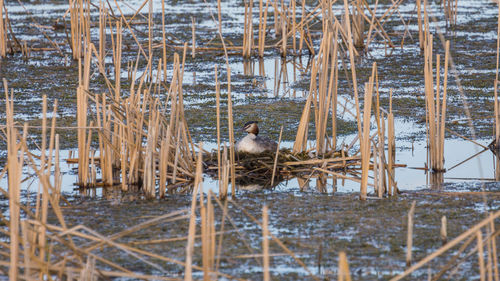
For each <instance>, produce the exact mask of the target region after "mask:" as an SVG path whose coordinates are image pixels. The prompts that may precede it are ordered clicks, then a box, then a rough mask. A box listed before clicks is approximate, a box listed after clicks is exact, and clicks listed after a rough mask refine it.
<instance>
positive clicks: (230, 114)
mask: <svg viewBox="0 0 500 281" xmlns="http://www.w3.org/2000/svg"><path fill="white" fill-rule="evenodd" d="M227 120H228V128H229V157H230V165H231V196H232V197H233V198H235V196H236V170H235V157H234V154H235V151H234V128H233V126H234V123H233V102H232V98H231V67H230V66H229V65H228V66H227Z"/></svg>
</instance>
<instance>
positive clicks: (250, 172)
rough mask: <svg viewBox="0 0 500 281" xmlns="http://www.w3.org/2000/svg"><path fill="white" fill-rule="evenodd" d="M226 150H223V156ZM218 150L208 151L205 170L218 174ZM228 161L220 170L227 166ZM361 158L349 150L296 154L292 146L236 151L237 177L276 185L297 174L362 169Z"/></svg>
mask: <svg viewBox="0 0 500 281" xmlns="http://www.w3.org/2000/svg"><path fill="white" fill-rule="evenodd" d="M222 154H223V153H222V152H221V155H222ZM217 157H218V156H217V152H212V153H206V154H204V161H203V162H204V166H205V167H204V168H205V171H204V172H205V173H206V174H208V175H209V176H211V177H213V178H217V177H218V170H219V165H218V161H217ZM223 165H224V164H222V165H221V166H220V169H224V167H223ZM360 165H361V158H360V157H359V156H356V157H349V156H348V154H347V152H345V151H334V152H333V151H332V152H328V153H325V154H324V155H321V156H320V157H318V156H316V155H314V154H313V153H307V152H302V153H293V152H292V151H291V150H290V149H281V150H280V151H279V153H278V157H276V153H275V152H264V153H259V154H252V153H235V178H236V182H237V183H238V184H250V183H257V184H261V185H262V186H263V187H264V188H269V187H273V186H274V184H272V183H271V182H273V181H272V179H273V175H274V183H279V182H280V181H282V180H285V179H289V178H292V177H296V176H302V175H305V174H311V173H312V172H314V171H318V172H320V173H328V172H335V171H347V170H349V169H353V168H354V169H356V167H357V168H359V166H360Z"/></svg>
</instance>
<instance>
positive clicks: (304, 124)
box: [292, 60, 317, 153]
mask: <svg viewBox="0 0 500 281" xmlns="http://www.w3.org/2000/svg"><path fill="white" fill-rule="evenodd" d="M316 74H317V67H316V62H315V60H313V62H312V67H311V77H312V78H311V82H310V85H309V89H314V85H315V84H316ZM313 96H314V93H313V92H311V90H310V91H309V95H308V96H307V100H306V104H305V106H304V109H303V110H302V115H301V117H300V122H299V127H298V129H297V134H296V136H295V142H294V143H293V148H292V152H293V153H300V152H303V151H305V150H307V135H308V127H309V115H310V112H311V103H312V100H313Z"/></svg>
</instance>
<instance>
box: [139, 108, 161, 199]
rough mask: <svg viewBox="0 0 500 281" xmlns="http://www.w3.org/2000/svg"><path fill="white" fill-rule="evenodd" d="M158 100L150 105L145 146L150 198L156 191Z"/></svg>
mask: <svg viewBox="0 0 500 281" xmlns="http://www.w3.org/2000/svg"><path fill="white" fill-rule="evenodd" d="M158 102H159V101H158V100H157V99H156V100H155V101H154V103H153V104H152V105H150V108H149V110H150V115H149V122H148V131H147V133H148V134H147V138H146V147H145V159H144V176H143V188H144V192H145V194H146V197H148V198H154V197H156V196H155V193H156V188H155V187H156V162H157V161H156V158H155V155H156V146H157V143H158V131H159V122H160V116H159V114H160V113H159V112H158V107H157V104H158Z"/></svg>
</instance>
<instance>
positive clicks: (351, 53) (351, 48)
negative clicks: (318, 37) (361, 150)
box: [344, 0, 361, 140]
mask: <svg viewBox="0 0 500 281" xmlns="http://www.w3.org/2000/svg"><path fill="white" fill-rule="evenodd" d="M344 13H345V19H346V25H347V40H348V46H349V59H350V63H351V73H352V86H353V90H354V101H355V104H356V120H357V125H358V138H359V139H360V140H361V113H360V109H359V98H358V97H359V96H358V83H357V79H356V64H355V62H354V44H353V42H352V33H351V24H350V20H349V7H348V4H347V0H344Z"/></svg>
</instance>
